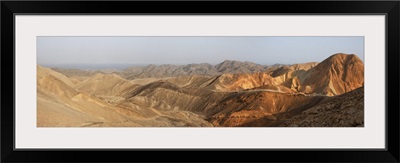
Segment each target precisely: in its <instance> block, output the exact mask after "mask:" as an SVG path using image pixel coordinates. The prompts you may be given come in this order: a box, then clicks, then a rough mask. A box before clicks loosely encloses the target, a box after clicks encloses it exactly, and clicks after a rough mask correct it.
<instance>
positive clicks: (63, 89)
mask: <svg viewBox="0 0 400 163" xmlns="http://www.w3.org/2000/svg"><path fill="white" fill-rule="evenodd" d="M363 66H364V65H363V63H362V61H361V60H360V59H359V58H357V56H355V55H347V54H335V55H333V56H331V57H329V58H327V59H326V60H324V61H322V62H321V63H316V62H312V63H305V64H295V65H287V66H279V67H276V68H273V69H268V70H266V69H267V67H263V66H260V65H257V64H254V63H250V62H237V61H225V62H223V63H221V64H218V65H215V66H212V65H210V64H190V65H185V66H175V65H161V66H156V65H149V66H146V67H134V68H130V69H128V70H125V71H124V72H111V73H104V72H97V73H96V74H91V75H89V76H84V77H82V78H77V77H76V76H65V75H63V74H62V73H59V72H63V71H61V70H58V72H56V71H54V70H52V69H48V68H44V67H40V66H38V70H37V71H38V73H37V78H38V80H37V84H38V91H37V92H38V105H37V106H38V108H37V109H38V115H37V116H38V124H37V125H38V126H39V127H43V126H147V127H152V126H153V127H162V126H164V127H166V126H179V127H200V126H208V127H210V126H215V127H236V126H241V127H249V126H252V127H262V126H264V127H265V126H285V127H294V126H304V127H313V126H332V127H333V126H347V127H350V126H363V123H364V122H363V120H364V119H363V115H364V112H363V109H364V105H363V99H364V96H363V95H364V92H363V88H360V87H363V83H364V67H363ZM66 73H69V74H70V75H71V74H73V75H77V74H85V75H87V74H88V73H84V72H80V71H75V70H74V71H72V72H71V71H66ZM149 77H150V78H149ZM131 78H133V80H131ZM357 88H358V89H357Z"/></svg>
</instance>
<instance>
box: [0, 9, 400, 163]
mask: <svg viewBox="0 0 400 163" xmlns="http://www.w3.org/2000/svg"><path fill="white" fill-rule="evenodd" d="M154 6H159V7H154ZM17 14H74V15H80V14H89V15H90V14H96V15H97V14H104V15H107V14H117V15H124V14H147V15H161V14H169V15H204V14H205V15H221V14H222V15H224V14H229V15H257V14H258V15H263V14H278V15H288V14H289V15H291V14H301V15H307V14H312V15H315V14H317V15H318V14H321V15H342V14H355V15H357V14H358V15H362V14H372V15H373V14H385V15H386V16H387V20H386V40H387V42H386V73H387V74H390V75H386V83H387V85H386V88H387V90H386V97H387V99H386V107H387V108H386V109H387V113H386V114H387V123H386V124H387V125H386V127H387V128H386V132H387V133H386V144H387V148H386V149H385V150H334V149H332V150H315V149H312V150H299V149H281V150H272V149H266V150H263V149H257V150H256V149H252V150H243V149H230V150H227V149H225V150H222V149H174V150H172V149H148V150H107V149H98V150H23V151H21V150H18V151H16V150H14V109H15V94H14V89H15V78H14V76H15V69H14V68H15V67H14V66H15V65H14V63H15V62H14V61H15V60H14V57H15V53H14V52H15V51H14V46H15V43H14V41H15V40H14V16H15V15H17ZM399 16H400V2H399V1H248V2H245V1H171V2H168V1H1V81H0V82H1V101H0V102H1V161H2V162H165V161H168V162H209V161H213V162H215V161H217V162H254V161H259V162H260V161H261V162H399V160H400V158H399V156H400V152H399V145H400V144H399V139H400V137H399V129H400V127H399V124H400V117H399V68H400V67H399V54H400V51H399V39H400V37H399V29H400V28H399V24H400V23H399V21H400V17H399ZM33 141H34V140H33ZM194 141H196V140H194ZM222 151H225V152H222ZM147 155H152V156H154V157H147ZM183 156H185V157H183ZM187 158H192V159H190V160H188V159H187Z"/></svg>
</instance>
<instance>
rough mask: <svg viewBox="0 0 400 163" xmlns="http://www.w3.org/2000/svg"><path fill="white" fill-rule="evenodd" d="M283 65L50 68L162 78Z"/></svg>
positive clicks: (74, 72) (76, 73)
mask: <svg viewBox="0 0 400 163" xmlns="http://www.w3.org/2000/svg"><path fill="white" fill-rule="evenodd" d="M281 66H284V65H283V64H275V65H272V66H263V65H260V64H256V63H253V62H248V61H245V62H242V61H233V60H225V61H224V62H221V63H219V64H216V65H211V64H208V63H200V64H187V65H170V64H164V65H153V64H150V65H148V66H132V67H129V68H127V69H124V70H79V69H63V68H52V69H53V70H55V71H57V72H60V73H63V74H65V75H67V76H92V75H94V74H96V73H103V74H106V73H115V74H118V75H120V76H121V77H123V78H126V79H136V78H162V77H176V76H187V75H206V76H212V75H219V74H225V73H232V74H238V73H242V74H243V73H254V72H263V71H267V70H268V69H273V68H278V67H281Z"/></svg>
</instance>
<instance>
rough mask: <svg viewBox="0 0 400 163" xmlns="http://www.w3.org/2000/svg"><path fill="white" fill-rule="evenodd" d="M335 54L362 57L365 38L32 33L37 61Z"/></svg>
mask: <svg viewBox="0 0 400 163" xmlns="http://www.w3.org/2000/svg"><path fill="white" fill-rule="evenodd" d="M335 53H351V54H356V55H358V56H359V58H361V59H362V60H363V61H364V37H353V36H351V37H269V36H268V37H267V36H265V37H264V36H262V37H261V36H260V37H37V63H38V64H40V65H73V64H76V65H85V64H87V65H101V64H104V65H106V64H107V65H113V64H115V65H117V64H125V65H129V64H132V65H137V64H140V65H145V64H189V63H211V64H217V63H220V62H223V61H224V60H238V61H250V62H255V63H258V64H267V65H271V64H275V63H281V64H293V63H304V62H313V61H317V62H320V61H322V60H324V59H326V58H327V57H329V56H330V55H332V54H335Z"/></svg>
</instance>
